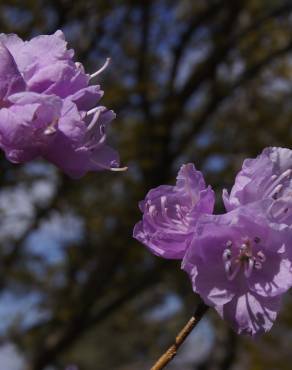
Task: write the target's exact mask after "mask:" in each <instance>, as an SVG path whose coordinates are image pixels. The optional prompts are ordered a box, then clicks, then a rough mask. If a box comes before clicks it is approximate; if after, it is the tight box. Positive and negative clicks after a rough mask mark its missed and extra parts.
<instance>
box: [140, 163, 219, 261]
mask: <svg viewBox="0 0 292 370" xmlns="http://www.w3.org/2000/svg"><path fill="white" fill-rule="evenodd" d="M139 207H140V209H141V211H142V212H143V220H142V221H140V222H138V223H137V224H136V226H135V228H134V233H133V236H134V238H136V239H137V240H139V241H140V242H142V243H143V244H144V245H146V247H148V248H149V249H150V250H151V252H152V253H154V254H156V255H158V256H161V257H164V258H171V259H181V258H183V256H184V253H185V251H186V249H187V247H188V245H189V242H190V240H191V239H192V235H193V230H194V225H195V224H196V222H197V220H198V218H199V217H200V216H201V215H202V214H204V213H212V212H213V207H214V192H213V190H212V189H211V188H210V187H207V188H206V185H205V181H204V178H203V176H202V174H201V172H199V171H197V170H196V169H195V166H194V165H193V164H186V165H183V166H182V167H181V169H180V171H179V173H178V176H177V182H176V185H175V186H169V185H162V186H159V187H157V188H155V189H152V190H150V191H149V193H148V194H147V195H146V198H145V200H144V201H142V202H140V204H139Z"/></svg>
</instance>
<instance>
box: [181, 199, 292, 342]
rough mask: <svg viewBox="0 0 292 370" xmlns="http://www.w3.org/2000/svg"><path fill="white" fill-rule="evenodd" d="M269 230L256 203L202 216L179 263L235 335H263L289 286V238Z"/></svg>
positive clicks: (282, 232)
mask: <svg viewBox="0 0 292 370" xmlns="http://www.w3.org/2000/svg"><path fill="white" fill-rule="evenodd" d="M268 207H269V201H268V202H266V204H264V206H263V207H262V208H261V210H263V209H265V208H266V209H267V208H268ZM273 226H274V227H271V224H270V222H269V221H268V219H267V217H266V215H265V213H262V212H261V211H259V209H258V207H257V204H253V205H248V206H246V207H238V208H236V209H235V210H233V211H231V212H229V213H227V214H224V215H219V216H215V215H208V216H203V217H202V218H201V219H200V220H199V222H198V225H197V228H196V234H195V236H194V238H193V240H192V243H191V245H190V247H189V248H188V250H187V252H186V254H185V257H184V259H183V262H182V267H183V269H184V270H185V271H187V272H188V274H189V276H190V278H191V281H192V285H193V290H194V291H195V292H196V293H198V294H199V295H200V296H201V297H202V299H203V300H204V301H205V303H206V304H207V305H210V306H213V307H215V309H216V310H217V311H218V313H219V314H220V315H221V316H222V318H223V319H225V320H227V321H228V322H229V323H230V324H231V325H232V327H233V328H234V330H236V331H237V333H238V334H250V335H255V334H261V333H263V332H266V331H268V330H269V329H270V328H271V326H272V325H273V322H274V320H275V319H276V316H277V312H278V311H279V308H280V300H281V295H282V294H283V293H284V292H286V291H287V290H288V289H289V288H290V287H291V285H292V266H291V261H290V259H289V258H288V254H287V249H288V248H289V243H291V234H290V232H287V228H288V227H286V228H283V227H280V226H278V225H276V224H275V225H273Z"/></svg>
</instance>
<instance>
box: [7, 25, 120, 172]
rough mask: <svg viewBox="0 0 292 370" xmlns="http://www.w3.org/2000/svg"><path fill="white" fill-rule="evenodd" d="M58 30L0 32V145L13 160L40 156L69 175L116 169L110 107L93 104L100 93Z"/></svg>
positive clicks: (18, 161)
mask: <svg viewBox="0 0 292 370" xmlns="http://www.w3.org/2000/svg"><path fill="white" fill-rule="evenodd" d="M73 55H74V52H73V50H68V49H67V44H66V42H65V40H64V35H63V33H62V32H61V31H57V32H56V33H55V34H53V35H44V36H38V37H35V38H33V39H32V40H30V41H23V40H21V39H20V38H19V37H18V36H17V35H14V34H10V35H4V34H0V60H1V66H0V147H1V148H2V149H3V150H4V152H5V154H6V157H7V158H8V159H9V160H10V161H11V162H14V163H21V162H26V161H29V160H32V159H34V158H36V157H43V158H46V159H47V160H49V161H51V162H52V163H54V164H55V165H57V166H58V167H60V168H61V169H62V170H63V171H64V172H65V173H67V174H68V175H69V176H71V177H74V178H78V177H81V176H83V175H84V174H85V173H86V172H88V171H97V170H103V169H112V170H115V169H116V170H118V166H119V157H118V154H117V152H116V151H114V150H113V149H112V148H110V147H109V146H107V145H106V129H107V126H108V124H109V123H110V122H111V121H112V120H113V119H114V118H115V114H114V113H113V111H111V110H108V109H107V108H105V107H103V106H97V103H98V101H99V99H100V98H101V97H102V95H103V91H101V90H100V87H99V85H89V82H90V80H91V79H92V78H94V77H96V76H97V75H98V74H99V73H101V72H102V71H103V70H104V69H105V67H106V66H107V64H108V61H107V62H106V64H105V65H104V67H102V68H101V69H100V70H99V71H97V72H95V73H94V74H93V75H88V74H86V73H85V71H84V69H83V66H82V65H81V64H80V63H75V62H74V61H73Z"/></svg>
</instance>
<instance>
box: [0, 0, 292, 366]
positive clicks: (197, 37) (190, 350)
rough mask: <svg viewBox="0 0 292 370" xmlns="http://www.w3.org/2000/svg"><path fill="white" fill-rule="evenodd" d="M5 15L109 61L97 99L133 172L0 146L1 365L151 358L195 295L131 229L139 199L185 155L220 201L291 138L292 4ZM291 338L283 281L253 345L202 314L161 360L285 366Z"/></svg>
mask: <svg viewBox="0 0 292 370" xmlns="http://www.w3.org/2000/svg"><path fill="white" fill-rule="evenodd" d="M0 25H1V29H0V30H1V32H6V33H9V32H10V33H18V34H19V35H20V36H21V37H23V38H30V37H33V36H35V35H38V34H46V33H53V32H55V30H56V29H62V30H63V31H64V32H65V35H66V38H67V40H68V42H69V45H70V47H72V48H74V49H75V50H76V60H79V61H82V62H83V63H84V64H85V66H86V69H87V71H88V72H91V73H92V72H94V71H95V70H96V69H98V68H99V67H100V66H101V65H102V64H103V63H104V60H105V58H106V57H111V60H112V62H111V65H110V67H109V68H108V69H107V71H106V72H105V73H103V74H102V76H100V77H99V79H100V83H101V85H102V88H103V89H104V90H105V96H104V98H103V100H102V102H103V104H105V105H106V106H108V107H111V108H113V109H114V110H115V111H116V112H117V114H118V117H117V119H116V121H115V122H114V125H113V126H112V129H111V137H110V141H111V143H112V145H113V146H115V147H116V148H118V149H119V151H120V154H121V158H122V164H123V165H127V166H128V167H129V169H128V171H127V172H125V173H106V172H105V173H93V174H89V175H87V176H85V177H84V178H83V179H81V180H78V181H73V180H71V179H69V178H67V177H65V176H63V175H62V174H61V173H59V172H58V171H57V170H56V169H55V168H54V167H52V166H50V165H49V164H47V163H44V162H41V161H40V162H34V163H30V164H28V165H25V166H23V165H21V166H16V165H11V164H10V163H8V162H7V161H6V160H5V158H4V156H3V155H1V177H0V182H1V191H0V212H1V221H0V222H1V224H0V240H1V249H0V289H1V291H0V339H1V349H0V357H1V356H2V359H1V361H0V362H1V364H0V368H1V370H15V369H16V370H23V369H25V370H43V369H47V370H49V369H50V370H52V369H57V370H61V369H64V368H66V367H67V366H69V365H70V364H75V366H76V368H78V369H80V370H105V369H113V370H123V369H127V370H130V369H141V370H143V369H149V368H150V366H151V364H152V363H153V361H154V360H155V359H156V357H157V356H158V354H160V353H161V351H162V350H163V349H165V348H166V346H167V345H168V344H169V343H170V341H171V338H172V337H173V335H174V333H175V332H176V331H177V330H178V329H179V328H180V327H181V325H182V324H183V323H184V322H185V321H186V320H187V319H188V318H189V317H190V315H191V314H192V312H193V310H194V308H195V306H196V301H197V299H196V297H195V296H194V294H193V293H192V290H191V285H190V282H189V280H188V278H187V276H186V275H185V273H183V272H182V271H180V268H179V262H175V261H163V260H161V259H159V258H157V257H154V256H152V255H151V254H150V253H149V252H148V251H147V250H146V249H145V248H144V247H142V246H141V245H139V243H138V242H136V241H135V240H133V239H132V237H131V235H132V229H133V226H134V224H135V223H136V222H137V221H138V220H139V218H140V217H141V216H140V214H139V211H138V208H137V203H138V201H139V200H141V199H143V197H144V196H145V194H146V192H147V191H148V190H149V189H150V188H152V187H154V186H157V185H159V184H166V183H168V184H172V183H174V181H175V174H176V172H177V170H178V168H179V166H180V165H181V164H182V163H186V162H189V161H190V162H194V163H195V165H196V167H197V168H198V169H200V170H201V171H203V173H204V175H205V176H206V179H207V182H208V183H210V184H212V186H213V187H214V189H215V190H216V193H217V204H216V210H217V212H222V211H224V210H223V205H222V200H221V191H222V188H223V187H227V188H228V189H229V188H230V187H231V186H232V183H233V181H234V177H235V174H236V172H237V171H238V170H239V168H240V167H241V163H242V161H243V159H244V158H246V157H252V156H255V155H257V154H258V153H259V152H260V151H261V150H262V149H263V148H264V147H266V146H269V145H272V146H285V147H290V148H291V142H292V129H291V127H292V126H291V121H292V104H291V99H292V53H291V51H292V1H282V0H245V1H243V0H225V1H222V0H196V1H192V0H180V1H174V0H155V1H154V0H153V1H152V0H144V1H143V0H137V1H133V0H124V1H119V0H106V1H105V0H100V1H97V0H74V1H70V0H52V1H46V0H19V1H1V2H0ZM49 52H50V51H49V50H48V53H49ZM291 343H292V297H291V292H290V293H288V294H287V295H286V297H285V302H283V309H282V311H281V313H280V316H279V319H278V321H277V322H276V324H275V325H274V327H273V329H272V331H271V333H269V334H267V335H265V336H264V337H262V338H260V339H258V340H256V341H252V340H250V339H248V338H239V337H237V336H235V335H234V334H233V333H232V332H231V331H230V329H229V328H228V326H227V324H225V323H223V322H221V321H220V320H219V318H218V317H217V315H216V314H215V313H214V312H209V313H208V317H207V318H206V319H205V320H204V321H203V322H202V323H201V324H200V326H199V327H198V328H197V330H196V333H194V334H193V335H192V336H191V337H190V338H189V339H188V341H187V343H186V344H185V345H184V348H183V349H182V351H181V353H180V354H179V356H178V357H177V358H176V360H175V361H174V362H173V363H172V365H170V366H169V369H186V370H188V369H193V370H194V369H200V370H203V369H204V370H228V369H233V370H241V369H252V370H261V369H265V370H272V369H273V370H285V369H287V370H288V369H291V359H292V357H291ZM5 356H6V357H5ZM4 358H5V360H4ZM5 361H6V362H5ZM13 361H14V362H13ZM17 361H18V362H17ZM13 366H14V367H13ZM73 368H74V366H72V367H70V369H73ZM68 369H69V368H68ZM74 369H75V368H74Z"/></svg>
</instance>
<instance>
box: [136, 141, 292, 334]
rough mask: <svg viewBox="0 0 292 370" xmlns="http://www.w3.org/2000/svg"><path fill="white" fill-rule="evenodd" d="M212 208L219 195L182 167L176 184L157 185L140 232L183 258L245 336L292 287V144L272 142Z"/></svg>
mask: <svg viewBox="0 0 292 370" xmlns="http://www.w3.org/2000/svg"><path fill="white" fill-rule="evenodd" d="M223 201H224V204H225V208H226V211H227V213H225V214H222V215H214V214H211V213H212V210H213V204H214V195H213V193H212V190H211V189H210V188H207V189H206V187H205V183H204V180H203V177H202V174H201V173H200V172H198V171H196V170H195V168H194V167H193V166H192V165H190V164H188V165H184V166H183V167H182V168H181V170H180V172H179V176H178V182H177V184H176V186H175V187H171V186H160V187H158V188H157V189H154V190H151V191H150V192H149V193H148V194H147V196H146V199H145V201H144V202H142V203H141V205H140V208H141V210H142V212H143V220H142V221H140V222H139V223H138V224H137V225H136V227H135V229H134V237H135V238H137V239H138V240H140V241H141V242H143V243H144V244H145V245H146V246H147V247H148V248H149V249H150V250H151V251H153V253H155V254H157V255H159V256H162V257H164V258H177V259H182V268H183V269H184V270H185V271H186V272H187V273H188V275H189V276H190V279H191V281H192V286H193V290H194V292H196V293H198V294H199V295H200V296H201V298H202V299H203V300H204V302H205V303H206V304H207V305H209V306H212V307H214V308H215V309H216V311H217V312H218V313H219V315H220V316H221V317H222V318H223V319H225V320H227V321H228V322H229V323H230V324H231V326H232V327H233V328H234V330H235V331H236V332H237V333H239V334H249V335H258V334H262V333H264V332H266V331H268V330H269V329H270V328H271V326H272V325H273V322H274V321H275V319H276V316H277V313H278V311H279V308H280V303H281V296H282V294H283V293H285V292H286V291H287V290H288V289H289V288H290V287H291V286H292V245H291V240H292V207H291V206H292V150H290V149H285V148H275V147H274V148H266V149H265V150H264V151H263V152H262V154H261V155H259V156H258V157H257V158H255V159H247V160H245V161H244V163H243V167H242V170H241V171H240V172H239V173H238V175H237V177H236V180H235V184H234V186H233V188H232V190H231V192H230V194H229V195H228V193H227V191H226V190H224V191H223Z"/></svg>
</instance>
